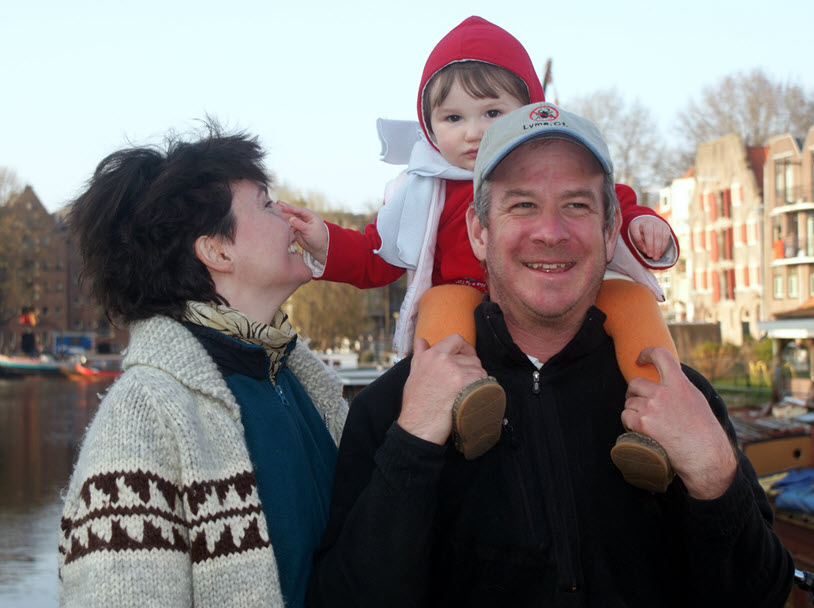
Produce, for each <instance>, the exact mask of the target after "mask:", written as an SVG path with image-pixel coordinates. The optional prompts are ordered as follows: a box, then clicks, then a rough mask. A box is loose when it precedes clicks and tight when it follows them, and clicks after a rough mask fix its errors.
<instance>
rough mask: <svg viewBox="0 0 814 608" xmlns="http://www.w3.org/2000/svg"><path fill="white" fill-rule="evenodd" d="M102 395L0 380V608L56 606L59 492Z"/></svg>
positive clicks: (54, 383) (71, 385)
mask: <svg viewBox="0 0 814 608" xmlns="http://www.w3.org/2000/svg"><path fill="white" fill-rule="evenodd" d="M106 389H107V385H106V384H99V383H80V382H75V381H71V380H63V379H58V378H54V379H51V378H39V379H26V380H2V379H0V608H6V607H11V606H14V607H15V608H17V607H31V608H46V607H48V608H50V607H53V606H56V605H57V603H58V602H57V543H58V539H59V518H60V515H61V512H62V500H61V498H60V492H61V491H62V490H63V489H64V488H65V487H66V486H67V483H68V478H69V477H70V474H71V470H72V467H73V463H74V461H75V459H76V457H77V455H78V452H79V447H80V445H81V442H82V438H83V436H84V433H85V429H86V428H87V426H88V424H89V423H90V420H91V419H92V417H93V415H94V414H95V412H96V408H97V406H98V404H99V397H98V394H99V393H101V392H104V391H105V390H106Z"/></svg>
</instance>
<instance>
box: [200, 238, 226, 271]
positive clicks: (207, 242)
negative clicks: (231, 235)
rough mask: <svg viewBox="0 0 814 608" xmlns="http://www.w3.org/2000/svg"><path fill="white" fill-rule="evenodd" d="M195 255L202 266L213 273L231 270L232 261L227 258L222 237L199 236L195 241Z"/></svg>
mask: <svg viewBox="0 0 814 608" xmlns="http://www.w3.org/2000/svg"><path fill="white" fill-rule="evenodd" d="M195 255H196V256H197V257H198V259H199V260H200V261H201V262H203V264H204V266H206V267H207V268H209V269H210V270H214V271H215V272H229V271H230V270H231V268H232V259H231V258H230V257H229V251H228V249H227V248H226V247H225V244H224V242H223V237H220V236H209V235H204V236H199V237H198V238H197V239H195Z"/></svg>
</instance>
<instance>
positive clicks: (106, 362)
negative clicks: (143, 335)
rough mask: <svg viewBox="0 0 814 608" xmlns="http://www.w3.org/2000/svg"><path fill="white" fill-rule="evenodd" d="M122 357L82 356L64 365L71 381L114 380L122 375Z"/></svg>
mask: <svg viewBox="0 0 814 608" xmlns="http://www.w3.org/2000/svg"><path fill="white" fill-rule="evenodd" d="M122 358H123V357H122V355H83V356H81V357H78V358H77V359H75V360H73V361H72V362H71V363H69V364H67V365H64V366H63V368H62V372H63V373H64V374H65V375H66V376H67V377H68V378H71V379H72V380H115V379H116V378H118V377H119V376H121V375H122Z"/></svg>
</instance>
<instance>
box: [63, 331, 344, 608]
mask: <svg viewBox="0 0 814 608" xmlns="http://www.w3.org/2000/svg"><path fill="white" fill-rule="evenodd" d="M130 333H131V339H130V344H129V346H128V350H127V355H126V357H125V359H124V362H123V367H124V370H125V371H124V374H123V375H122V376H121V378H119V380H118V381H117V382H116V383H115V384H114V385H113V386H112V387H111V388H110V390H109V391H108V393H107V394H106V395H105V397H104V399H103V401H102V403H101V405H100V407H99V411H98V413H97V414H96V416H95V418H94V420H93V423H92V424H91V426H90V427H89V429H88V432H87V436H86V437H85V441H84V445H83V447H82V451H81V453H80V456H79V460H78V462H77V464H76V468H75V470H74V473H73V476H72V479H71V482H70V485H69V488H68V490H67V494H66V496H65V507H64V511H63V516H62V526H61V534H60V541H59V576H60V603H61V604H62V605H64V606H112V605H115V606H122V607H124V606H191V605H193V604H194V605H195V606H219V607H220V606H284V602H283V598H282V595H281V591H280V582H279V580H278V576H277V565H276V562H275V557H274V551H273V549H272V546H271V541H270V539H269V535H268V528H267V525H266V518H267V517H273V516H274V515H273V514H269V513H264V511H263V508H262V505H261V504H260V500H259V498H258V494H257V484H256V481H255V477H254V472H253V469H252V464H251V461H250V458H249V453H248V450H247V448H246V442H245V439H244V432H243V426H242V424H241V421H240V408H239V405H238V404H237V402H236V401H235V398H234V397H233V395H232V393H231V392H230V390H229V389H228V387H227V385H226V382H225V381H224V379H223V377H222V376H221V374H220V372H219V371H218V369H217V367H216V365H215V363H214V361H213V360H212V359H211V357H210V356H209V355H208V354H207V352H206V351H205V350H204V348H203V346H201V344H200V343H199V342H198V340H197V339H196V338H195V337H194V336H193V335H192V334H191V333H190V332H189V331H188V330H187V329H186V328H184V327H183V326H182V325H181V324H180V323H178V322H176V321H174V320H171V319H169V318H166V317H153V318H151V319H148V320H146V321H139V322H136V323H134V324H133V325H132V326H131V330H130ZM287 365H288V366H289V369H291V371H292V372H293V373H294V375H295V376H296V377H297V379H298V380H299V381H300V382H301V384H302V385H303V387H304V388H305V390H306V391H307V393H308V395H309V396H310V397H311V399H312V401H313V402H314V406H315V407H316V408H317V410H318V411H319V413H320V415H321V416H322V418H323V420H325V423H326V426H327V428H328V431H329V432H330V434H331V436H332V437H333V439H334V441H335V442H337V443H338V442H339V437H340V435H341V432H342V427H343V426H344V423H345V417H346V415H347V403H346V402H345V401H344V399H342V396H341V392H342V385H341V381H340V379H339V377H338V376H337V375H336V373H335V372H332V371H330V370H328V369H327V368H326V367H325V366H324V365H323V364H322V362H320V361H319V360H318V359H317V358H316V356H315V355H314V354H313V353H312V352H311V351H310V350H308V348H307V347H305V346H304V345H302V343H301V342H298V344H297V346H296V347H295V348H294V350H293V351H292V352H291V354H290V355H289V357H288V360H287Z"/></svg>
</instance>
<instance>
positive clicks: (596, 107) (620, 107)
mask: <svg viewBox="0 0 814 608" xmlns="http://www.w3.org/2000/svg"><path fill="white" fill-rule="evenodd" d="M564 105H565V107H566V108H568V110H569V111H571V112H576V113H577V114H581V115H583V116H586V117H588V118H590V119H591V120H592V121H593V122H594V123H596V126H597V127H599V130H600V131H601V132H602V135H603V136H604V137H605V141H607V142H608V148H609V149H610V152H611V155H612V157H613V165H614V173H615V176H616V180H617V181H618V182H622V183H625V184H628V185H630V186H632V187H634V188H636V189H638V190H641V189H645V188H652V187H656V186H660V185H662V183H663V182H664V181H665V179H667V178H669V177H670V176H669V175H668V174H666V173H665V167H666V157H667V153H666V150H665V147H664V145H663V144H662V137H661V135H660V133H659V128H658V125H657V123H656V120H655V119H654V118H653V115H652V114H651V112H650V110H649V109H648V108H647V107H645V106H644V105H643V104H642V103H641V102H640V101H639V100H638V99H635V100H633V101H627V100H626V99H625V98H624V97H622V95H621V94H620V93H619V91H618V90H617V89H616V88H609V89H600V90H598V91H595V92H594V93H591V94H589V95H585V96H583V97H579V98H577V99H573V100H571V101H570V102H568V103H567V104H564Z"/></svg>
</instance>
